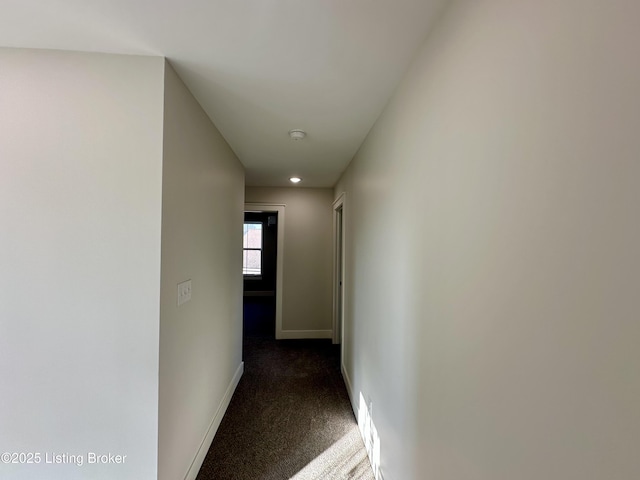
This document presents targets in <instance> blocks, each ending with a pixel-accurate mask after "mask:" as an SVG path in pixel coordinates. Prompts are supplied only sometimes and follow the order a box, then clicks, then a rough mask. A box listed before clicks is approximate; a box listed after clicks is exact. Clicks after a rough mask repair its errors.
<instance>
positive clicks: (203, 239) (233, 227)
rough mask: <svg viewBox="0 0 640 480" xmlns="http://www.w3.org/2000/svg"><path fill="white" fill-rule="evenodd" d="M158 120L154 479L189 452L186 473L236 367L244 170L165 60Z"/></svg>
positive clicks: (222, 405)
mask: <svg viewBox="0 0 640 480" xmlns="http://www.w3.org/2000/svg"><path fill="white" fill-rule="evenodd" d="M164 121H165V123H164V163H163V183H162V188H163V200H162V285H161V300H160V405H159V408H160V416H159V447H158V448H159V459H158V460H159V464H158V471H159V476H158V478H159V479H161V480H163V479H167V480H175V479H183V478H185V475H186V474H187V471H188V470H189V467H190V465H191V463H192V462H193V461H194V459H195V460H196V464H195V465H194V467H193V468H192V470H191V471H190V477H189V478H195V474H196V473H197V471H198V468H199V466H200V464H201V462H202V460H203V458H204V455H205V454H206V452H207V449H208V447H209V444H210V442H211V439H212V438H213V434H214V433H215V430H216V429H217V426H218V425H219V422H220V420H221V419H222V415H223V414H224V412H225V410H226V406H227V404H228V401H229V400H230V396H231V394H232V393H233V390H234V388H235V385H236V383H237V381H238V380H239V378H240V375H241V373H242V371H241V366H242V365H241V362H242V218H243V210H244V169H243V167H242V165H241V164H240V162H239V161H238V159H237V158H236V156H235V155H234V153H233V152H232V151H231V149H230V148H229V146H228V145H227V143H226V142H225V141H224V139H223V138H222V136H221V135H220V133H219V132H218V130H217V129H216V127H215V126H214V125H213V124H212V123H211V121H210V120H209V118H208V117H207V115H206V114H205V113H204V111H203V110H202V108H201V107H200V105H198V103H197V102H196V100H195V99H194V98H193V96H192V95H191V93H190V92H189V91H188V90H187V88H186V87H185V85H184V84H183V83H182V81H181V80H180V78H179V77H178V76H177V75H176V73H175V72H174V71H173V69H172V68H171V66H170V65H169V64H168V63H167V68H166V78H165V112H164ZM187 279H191V281H192V299H191V301H190V302H188V303H185V304H183V305H181V306H180V307H178V306H177V284H178V283H179V282H182V281H184V280H187ZM210 426H211V428H209V427H210ZM203 441H204V444H203V445H202V447H201V444H202V443H203ZM199 449H200V450H199ZM196 456H197V458H196Z"/></svg>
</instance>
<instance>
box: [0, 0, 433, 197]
mask: <svg viewBox="0 0 640 480" xmlns="http://www.w3.org/2000/svg"><path fill="white" fill-rule="evenodd" d="M444 2H445V0H393V1H392V0H181V1H177V0H90V1H87V0H2V5H1V6H0V46H6V47H28V48H55V49H65V50H80V51H94V52H109V53H133V54H146V55H162V56H166V57H167V58H168V59H169V61H170V62H171V64H172V65H173V66H174V68H175V69H176V71H177V72H178V74H179V75H180V77H181V78H182V79H183V80H184V82H185V83H186V84H187V86H188V87H189V89H190V90H191V92H192V93H193V94H194V96H195V97H196V98H197V99H198V101H199V102H200V104H201V105H202V107H203V108H204V109H205V110H206V112H207V113H208V115H209V117H210V118H211V119H212V120H213V122H214V123H215V124H216V126H217V127H218V129H219V130H220V132H221V133H222V134H223V135H224V137H225V138H226V139H227V141H228V142H229V144H230V145H231V148H233V150H234V151H235V152H236V154H237V155H238V157H239V158H240V160H241V161H242V163H243V164H244V165H245V167H246V171H247V184H248V185H265V186H267V185H268V186H277V185H287V184H289V183H288V181H287V179H288V177H289V176H291V175H293V174H296V175H299V176H301V177H302V178H303V182H302V183H301V184H300V186H315V187H318V186H324V187H327V186H332V185H333V184H334V183H335V181H336V180H337V179H338V177H339V175H340V173H341V172H342V171H343V170H344V168H345V167H346V166H347V164H348V163H349V161H350V160H351V158H352V157H353V155H354V154H355V153H356V151H357V149H358V147H359V146H360V144H361V143H362V141H363V140H364V137H365V136H366V134H367V132H368V131H369V129H370V128H371V126H372V125H373V123H374V122H375V120H376V118H377V117H378V115H379V114H380V112H381V111H382V108H383V107H384V105H385V103H386V102H387V100H388V98H389V97H390V95H391V93H392V92H393V90H394V88H395V86H396V85H397V83H398V82H399V80H400V79H401V77H402V75H403V73H404V72H405V70H406V69H407V67H408V65H409V63H410V61H411V59H412V58H413V56H414V54H415V53H416V50H417V48H418V47H419V45H420V44H421V43H422V41H423V40H424V38H425V37H426V35H427V32H428V30H429V28H430V26H431V25H432V23H433V21H434V19H435V16H436V15H437V13H438V12H439V10H440V8H441V6H442V4H443V3H444ZM292 128H301V129H303V130H305V131H306V132H307V133H308V136H307V138H306V139H305V140H303V141H299V142H295V141H293V140H291V139H290V138H289V136H288V134H287V132H288V131H289V130H290V129H292Z"/></svg>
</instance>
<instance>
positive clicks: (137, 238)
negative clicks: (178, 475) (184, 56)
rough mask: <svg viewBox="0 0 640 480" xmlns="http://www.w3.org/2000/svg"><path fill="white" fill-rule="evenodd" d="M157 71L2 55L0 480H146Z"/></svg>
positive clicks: (113, 59) (154, 288) (152, 413)
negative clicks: (64, 460) (75, 458)
mask: <svg viewBox="0 0 640 480" xmlns="http://www.w3.org/2000/svg"><path fill="white" fill-rule="evenodd" d="M162 71H163V61H162V59H160V58H146V57H135V56H115V55H96V54H80V53H69V52H56V51H34V50H14V49H0V72H1V73H0V229H1V234H0V265H1V267H0V378H1V379H2V380H0V385H1V390H2V393H1V394H0V451H2V452H40V453H41V454H42V463H40V464H38V465H7V464H0V477H2V478H10V479H12V480H15V479H33V478H46V479H51V480H53V479H64V480H72V479H86V478H92V479H112V478H118V479H131V480H142V479H154V478H156V469H157V418H158V410H157V408H158V400H157V392H158V379H157V371H158V315H159V305H158V298H159V283H160V219H161V213H160V212H161V211H160V202H161V187H162V184H161V173H162V172H161V166H162V165H161V163H160V161H159V159H160V158H161V152H162V89H163V77H162ZM88 452H97V453H109V452H110V453H114V454H122V455H126V456H127V457H126V459H125V463H124V464H120V465H86V464H85V465H83V466H82V467H78V466H76V465H75V464H74V465H71V464H59V465H52V464H46V463H45V458H44V456H45V454H51V453H58V454H71V455H82V456H83V458H84V459H85V460H86V455H87V453H88Z"/></svg>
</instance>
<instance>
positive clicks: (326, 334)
mask: <svg viewBox="0 0 640 480" xmlns="http://www.w3.org/2000/svg"><path fill="white" fill-rule="evenodd" d="M276 338H277V339H278V340H292V339H305V338H333V330H280V331H279V332H276Z"/></svg>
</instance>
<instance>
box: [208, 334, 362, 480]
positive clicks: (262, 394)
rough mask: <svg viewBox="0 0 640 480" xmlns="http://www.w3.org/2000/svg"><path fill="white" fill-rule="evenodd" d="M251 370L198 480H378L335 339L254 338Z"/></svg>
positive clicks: (248, 353) (247, 356) (247, 349)
mask: <svg viewBox="0 0 640 480" xmlns="http://www.w3.org/2000/svg"><path fill="white" fill-rule="evenodd" d="M244 361H245V372H244V375H243V377H242V379H241V380H240V383H239V384H238V387H237V389H236V392H235V394H234V395H233V398H232V400H231V403H230V405H229V408H228V409H227V412H226V414H225V416H224V418H223V420H222V423H221V424H220V427H219V429H218V432H217V433H216V436H215V438H214V439H213V443H212V444H211V448H210V449H209V452H208V454H207V457H206V458H205V460H204V463H203V465H202V468H201V470H200V473H199V474H198V477H197V480H214V479H216V480H218V479H219V480H223V479H224V480H287V479H295V480H325V479H336V480H337V479H353V480H356V479H357V480H372V479H373V472H372V470H371V467H370V466H369V463H368V460H367V458H366V452H365V449H364V444H363V443H362V440H361V438H360V435H359V432H358V426H357V423H356V420H355V418H354V415H353V411H352V410H351V405H350V403H349V398H348V396H347V391H346V388H345V386H344V382H343V380H342V376H341V374H340V368H339V350H338V347H337V346H334V345H332V344H331V341H329V340H283V341H275V340H272V339H269V338H255V337H253V338H251V337H250V338H247V339H246V340H245V345H244Z"/></svg>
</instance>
